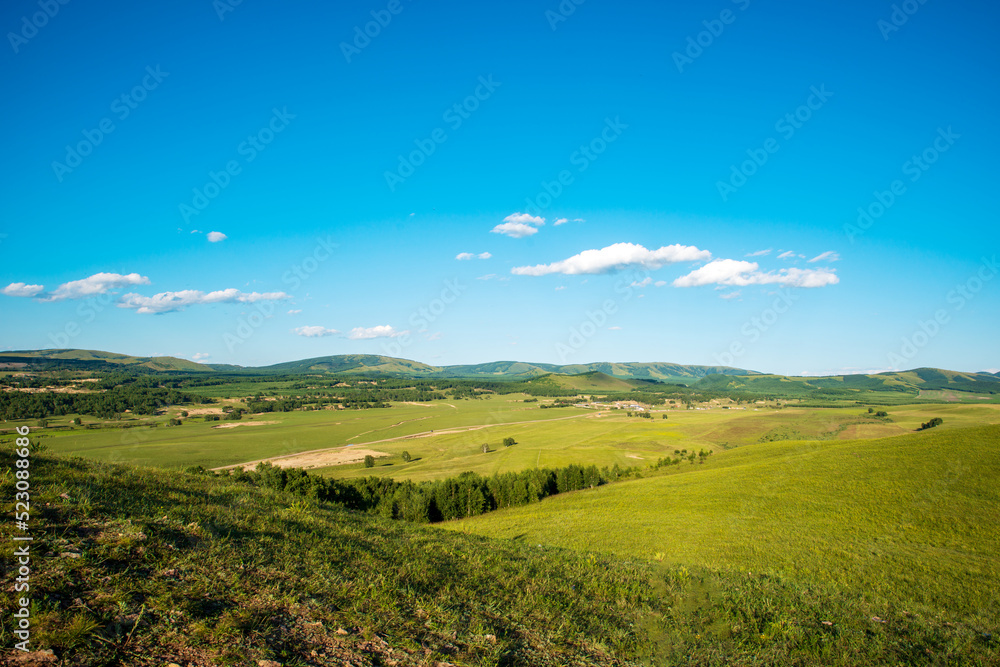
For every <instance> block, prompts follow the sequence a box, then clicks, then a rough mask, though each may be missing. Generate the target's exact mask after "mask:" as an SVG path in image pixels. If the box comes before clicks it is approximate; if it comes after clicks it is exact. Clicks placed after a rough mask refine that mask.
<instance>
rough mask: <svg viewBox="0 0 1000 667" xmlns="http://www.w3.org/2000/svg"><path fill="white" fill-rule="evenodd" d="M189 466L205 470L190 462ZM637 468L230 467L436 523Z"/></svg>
mask: <svg viewBox="0 0 1000 667" xmlns="http://www.w3.org/2000/svg"><path fill="white" fill-rule="evenodd" d="M189 472H204V470H203V469H201V468H192V469H190V470H189ZM638 473H639V470H638V469H637V468H621V467H620V466H618V465H617V464H615V466H614V467H613V468H603V469H598V468H597V466H593V465H591V466H586V467H584V466H578V465H571V466H567V467H565V468H559V469H556V470H551V469H548V468H541V469H535V470H525V471H522V472H516V473H515V472H510V473H503V474H498V475H494V476H492V477H482V476H480V475H477V474H475V473H472V472H466V473H462V474H461V475H459V476H458V477H450V478H448V479H444V480H439V481H435V482H420V483H415V482H412V481H405V482H398V481H396V480H394V479H391V478H388V477H363V478H360V479H351V480H338V479H332V478H328V477H321V476H318V475H310V474H309V473H308V472H306V471H305V470H302V469H300V468H279V467H277V466H273V465H271V464H269V463H261V464H258V465H257V468H256V469H255V470H253V471H244V470H242V469H240V470H237V471H235V472H232V473H230V474H231V475H232V476H233V478H234V479H235V480H237V481H241V482H245V483H249V484H253V485H256V486H264V487H269V488H274V489H280V490H284V491H289V492H292V493H297V494H300V495H304V496H309V497H313V498H316V499H318V500H322V501H326V502H330V503H334V504H337V505H341V506H343V507H345V508H347V509H352V510H359V511H363V512H371V513H375V514H379V515H381V516H384V517H387V518H393V519H402V520H404V521H413V522H417V523H436V522H439V521H449V520H451V519H461V518H464V517H468V516H478V515H480V514H484V513H486V512H491V511H493V510H496V509H500V508H504V507H517V506H519V505H527V504H529V503H535V502H538V501H540V500H542V499H543V498H546V497H548V496H552V495H556V494H558V493H567V492H569V491H578V490H580V489H587V488H593V487H597V486H601V485H603V484H607V483H609V482H614V481H617V480H619V479H624V478H627V477H630V476H633V475H637V474H638Z"/></svg>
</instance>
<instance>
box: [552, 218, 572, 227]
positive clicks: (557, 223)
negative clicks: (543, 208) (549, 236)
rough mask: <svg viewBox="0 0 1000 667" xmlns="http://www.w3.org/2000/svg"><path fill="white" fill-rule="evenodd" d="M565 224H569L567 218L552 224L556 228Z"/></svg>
mask: <svg viewBox="0 0 1000 667" xmlns="http://www.w3.org/2000/svg"><path fill="white" fill-rule="evenodd" d="M567 222H569V218H559V219H558V220H556V221H555V222H553V223H552V224H553V225H556V226H558V225H565V224H566V223H567Z"/></svg>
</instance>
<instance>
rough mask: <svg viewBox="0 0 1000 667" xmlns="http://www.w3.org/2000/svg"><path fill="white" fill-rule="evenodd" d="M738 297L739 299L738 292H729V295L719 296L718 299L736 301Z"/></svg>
mask: <svg viewBox="0 0 1000 667" xmlns="http://www.w3.org/2000/svg"><path fill="white" fill-rule="evenodd" d="M739 297H740V292H739V291H738V290H737V291H736V292H730V293H729V294H720V295H719V298H720V299H738V298H739Z"/></svg>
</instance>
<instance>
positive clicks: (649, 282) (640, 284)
mask: <svg viewBox="0 0 1000 667" xmlns="http://www.w3.org/2000/svg"><path fill="white" fill-rule="evenodd" d="M652 284H653V279H652V278H650V277H648V276H647V277H646V278H644V279H643V280H642V282H639V281H638V280H633V281H632V284H631V285H630V286H629V287H649V286H650V285H652Z"/></svg>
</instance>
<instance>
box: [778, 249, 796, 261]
mask: <svg viewBox="0 0 1000 667" xmlns="http://www.w3.org/2000/svg"><path fill="white" fill-rule="evenodd" d="M793 257H795V253H794V252H792V251H791V250H787V251H785V252H783V253H781V254H780V255H778V259H792V258H793Z"/></svg>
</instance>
